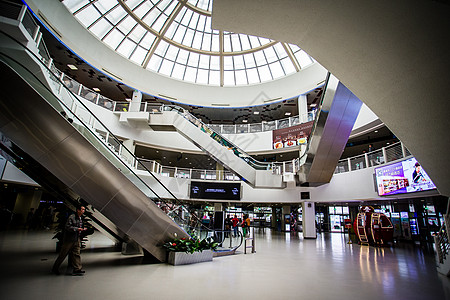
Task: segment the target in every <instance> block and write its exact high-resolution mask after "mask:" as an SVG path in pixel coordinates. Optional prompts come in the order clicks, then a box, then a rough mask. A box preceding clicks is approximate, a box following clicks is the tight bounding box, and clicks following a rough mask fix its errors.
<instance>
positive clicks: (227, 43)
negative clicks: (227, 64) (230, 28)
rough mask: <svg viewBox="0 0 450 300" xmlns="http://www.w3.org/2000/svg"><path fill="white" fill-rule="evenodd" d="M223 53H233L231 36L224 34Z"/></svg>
mask: <svg viewBox="0 0 450 300" xmlns="http://www.w3.org/2000/svg"><path fill="white" fill-rule="evenodd" d="M223 51H225V52H231V51H232V50H231V37H230V34H225V33H224V34H223Z"/></svg>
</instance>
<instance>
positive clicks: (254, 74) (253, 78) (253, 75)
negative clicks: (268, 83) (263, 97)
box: [247, 68, 261, 84]
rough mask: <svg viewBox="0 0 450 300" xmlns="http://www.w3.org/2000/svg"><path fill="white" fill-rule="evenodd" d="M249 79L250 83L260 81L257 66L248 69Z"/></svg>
mask: <svg viewBox="0 0 450 300" xmlns="http://www.w3.org/2000/svg"><path fill="white" fill-rule="evenodd" d="M247 79H248V83H249V84H253V83H259V82H261V80H260V79H259V74H258V71H257V70H256V68H252V69H247Z"/></svg>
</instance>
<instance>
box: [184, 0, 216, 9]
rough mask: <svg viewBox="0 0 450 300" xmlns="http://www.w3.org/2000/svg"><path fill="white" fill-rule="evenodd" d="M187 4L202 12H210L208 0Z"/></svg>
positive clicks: (193, 1)
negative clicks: (202, 10)
mask: <svg viewBox="0 0 450 300" xmlns="http://www.w3.org/2000/svg"><path fill="white" fill-rule="evenodd" d="M188 2H189V3H190V4H192V5H194V6H196V7H198V8H201V9H204V10H210V5H211V4H212V3H211V1H209V0H188Z"/></svg>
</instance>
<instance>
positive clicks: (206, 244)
mask: <svg viewBox="0 0 450 300" xmlns="http://www.w3.org/2000/svg"><path fill="white" fill-rule="evenodd" d="M218 245H219V244H218V243H217V242H214V239H213V238H211V237H208V238H205V239H203V240H199V239H196V238H190V239H186V238H182V239H175V240H173V241H170V242H167V243H165V244H164V245H163V246H164V247H165V248H166V249H167V250H168V251H173V252H186V253H194V252H202V251H203V250H209V249H212V250H214V249H216V248H217V246H218Z"/></svg>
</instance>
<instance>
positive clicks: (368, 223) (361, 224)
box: [353, 206, 394, 246]
mask: <svg viewBox="0 0 450 300" xmlns="http://www.w3.org/2000/svg"><path fill="white" fill-rule="evenodd" d="M353 228H354V230H355V233H356V236H357V237H358V239H359V243H360V244H361V245H374V246H383V245H386V244H388V243H389V242H392V238H393V235H394V226H392V223H391V220H389V218H388V217H386V215H385V214H382V213H376V212H374V209H373V207H372V206H364V207H362V208H361V210H360V212H359V213H358V216H357V218H356V219H355V222H354V224H353Z"/></svg>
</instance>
